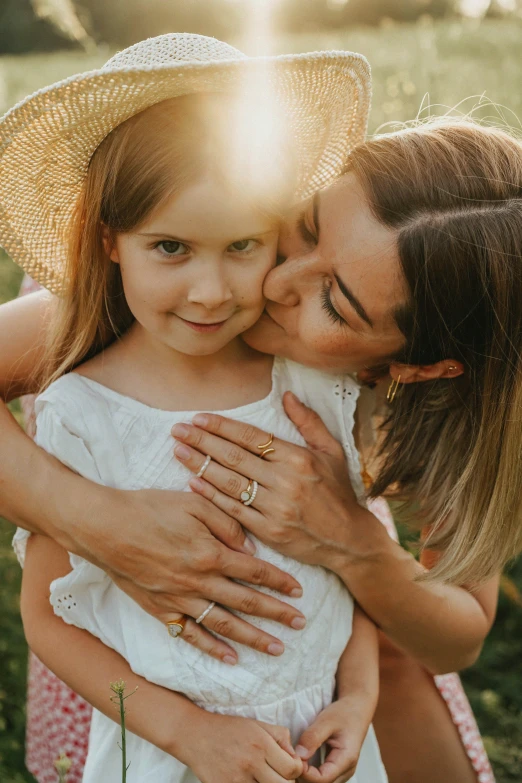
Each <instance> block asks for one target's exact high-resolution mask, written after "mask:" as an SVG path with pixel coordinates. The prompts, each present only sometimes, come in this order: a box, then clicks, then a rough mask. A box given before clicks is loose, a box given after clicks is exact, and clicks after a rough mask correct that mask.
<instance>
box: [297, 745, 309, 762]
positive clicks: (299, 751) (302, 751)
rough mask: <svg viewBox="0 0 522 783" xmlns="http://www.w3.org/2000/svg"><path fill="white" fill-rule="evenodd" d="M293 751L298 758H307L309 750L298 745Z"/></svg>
mask: <svg viewBox="0 0 522 783" xmlns="http://www.w3.org/2000/svg"><path fill="white" fill-rule="evenodd" d="M295 752H296V753H297V755H298V756H299V758H300V759H307V758H308V756H309V755H310V752H309V751H308V750H307V749H306V748H304V747H303V746H302V745H298V746H297V748H296V749H295Z"/></svg>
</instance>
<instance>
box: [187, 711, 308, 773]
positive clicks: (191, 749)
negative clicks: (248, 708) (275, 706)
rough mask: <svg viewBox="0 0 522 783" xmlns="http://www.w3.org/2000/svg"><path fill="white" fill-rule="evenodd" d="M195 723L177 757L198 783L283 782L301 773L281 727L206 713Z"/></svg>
mask: <svg viewBox="0 0 522 783" xmlns="http://www.w3.org/2000/svg"><path fill="white" fill-rule="evenodd" d="M201 712H202V713H204V711H203V710H202V711H201ZM200 723H201V725H199V724H200ZM197 724H198V725H197V730H196V731H194V732H192V728H193V727H192V726H191V734H190V735H189V737H188V739H187V741H186V743H185V749H186V752H184V753H183V757H181V755H180V753H179V751H178V752H177V754H176V755H177V758H179V759H180V761H182V762H183V763H184V764H187V766H189V767H190V769H191V770H192V771H193V772H194V774H195V775H196V776H197V777H198V779H199V780H201V783H285V781H288V780H290V781H295V780H296V779H297V778H298V777H299V775H300V774H301V772H302V771H303V763H302V761H301V759H300V758H299V757H298V756H297V755H296V754H295V752H294V749H293V748H292V745H291V742H290V732H289V731H288V729H286V728H284V727H283V726H270V725H269V724H267V723H261V722H260V721H255V720H249V719H248V718H238V717H233V716H228V715H217V714H215V713H214V714H212V713H208V712H207V713H204V714H202V715H201V716H200V717H199V718H198V721H197ZM192 733H193V734H194V740H192Z"/></svg>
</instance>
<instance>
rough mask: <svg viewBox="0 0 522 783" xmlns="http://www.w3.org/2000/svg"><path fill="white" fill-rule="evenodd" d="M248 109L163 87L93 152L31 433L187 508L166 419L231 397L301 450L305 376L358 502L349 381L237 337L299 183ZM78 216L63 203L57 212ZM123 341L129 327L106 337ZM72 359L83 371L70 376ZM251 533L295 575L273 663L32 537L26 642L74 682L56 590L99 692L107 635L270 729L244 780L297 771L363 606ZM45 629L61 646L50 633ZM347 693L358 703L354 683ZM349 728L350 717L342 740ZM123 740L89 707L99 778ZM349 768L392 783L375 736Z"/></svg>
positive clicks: (75, 463) (211, 620) (134, 753)
mask: <svg viewBox="0 0 522 783" xmlns="http://www.w3.org/2000/svg"><path fill="white" fill-rule="evenodd" d="M149 45H150V44H149ZM134 49H136V47H134ZM122 57H123V61H124V60H125V53H124V54H123V56H122ZM244 111H248V105H247V104H245V103H242V102H238V101H236V100H231V99H229V98H228V97H226V96H225V95H211V94H208V93H206V92H204V91H202V92H199V93H196V94H194V93H192V94H188V95H185V96H177V97H173V98H170V99H165V100H162V101H159V102H157V103H156V104H155V105H152V106H150V107H149V108H146V109H143V110H142V111H141V112H140V113H137V114H134V115H133V116H131V117H130V118H129V119H127V120H125V121H123V122H121V123H120V124H117V125H116V126H115V128H114V129H113V130H112V131H111V132H110V133H109V134H108V135H107V136H106V137H105V139H104V140H103V141H102V143H101V144H100V145H99V146H98V148H97V149H96V152H95V153H94V155H93V157H92V159H91V160H90V163H89V166H88V171H87V172H86V174H85V177H84V182H83V186H82V192H81V197H80V199H79V201H78V204H77V205H76V210H75V214H74V218H73V220H72V224H71V227H72V239H71V243H70V251H69V255H68V258H67V267H66V270H65V281H66V290H65V296H64V299H63V302H62V310H61V312H60V313H59V314H58V316H57V319H56V322H55V323H53V328H52V330H51V331H50V339H49V346H50V347H49V351H48V354H47V356H46V357H44V368H45V369H44V371H43V372H44V377H45V378H46V381H47V383H46V385H47V384H49V385H48V386H47V388H46V390H45V391H44V392H43V393H42V394H41V395H40V397H39V398H38V400H37V404H36V413H37V442H38V443H39V444H40V445H41V446H42V447H43V448H45V449H46V450H47V451H48V452H50V453H51V454H53V455H54V456H56V457H58V458H59V459H60V460H61V461H62V462H64V463H65V464H67V465H68V466H69V467H70V468H72V469H73V470H75V471H77V472H78V473H80V474H82V475H83V476H85V477H88V478H90V479H92V480H94V481H97V482H99V483H104V484H108V485H110V486H114V487H118V488H122V489H138V488H144V487H154V488H161V489H169V490H171V491H172V492H173V496H172V497H173V502H174V503H179V504H180V505H181V506H182V505H183V504H184V503H186V502H187V498H189V497H191V496H189V495H187V493H186V490H187V489H188V482H189V478H190V474H189V472H188V470H187V469H186V468H184V467H183V466H181V465H180V464H179V462H177V461H176V460H175V459H174V457H173V456H172V450H171V443H170V437H169V434H168V433H169V431H170V429H171V427H172V426H173V425H174V424H176V423H183V422H190V420H191V418H192V416H193V415H194V413H195V412H197V411H198V410H218V411H220V412H224V413H225V414H226V415H227V416H233V417H234V418H237V419H238V420H241V421H244V422H247V423H254V424H256V426H261V427H262V428H264V429H265V430H266V431H267V432H271V433H274V434H275V435H276V436H277V437H279V438H284V439H286V440H290V441H291V442H293V443H296V444H302V445H304V440H303V439H302V438H301V436H300V435H299V433H298V431H297V430H296V428H295V427H294V426H293V425H292V424H291V423H290V422H289V420H288V419H287V417H286V415H285V413H284V410H283V406H282V396H283V393H284V392H285V391H287V390H289V389H290V390H292V389H293V390H294V391H295V392H296V393H298V394H299V395H300V396H302V397H303V396H304V397H305V398H306V399H308V398H310V396H311V397H312V398H313V400H314V405H315V407H316V409H318V410H320V411H321V412H322V413H323V414H324V416H325V417H327V418H328V421H329V424H330V426H331V428H332V431H333V433H334V434H335V435H336V436H337V437H339V439H341V440H342V442H343V443H345V444H346V457H347V460H348V465H349V469H350V475H351V478H352V481H353V484H354V486H355V487H356V488H357V489H358V494H359V497H360V499H361V500H362V498H363V495H364V491H363V487H362V486H361V482H360V478H359V471H360V469H359V465H358V460H357V452H356V449H355V446H354V443H353V438H352V428H353V415H354V410H355V404H356V398H357V385H356V384H355V383H354V381H353V380H352V379H351V378H350V377H342V376H341V377H334V376H331V375H322V374H321V373H318V372H316V371H312V370H305V369H304V368H301V367H300V366H298V365H296V364H294V363H292V362H286V361H283V360H277V359H276V360H275V361H272V359H270V358H268V357H266V356H264V355H262V354H259V353H257V352H255V351H253V350H252V349H250V348H248V347H247V346H246V344H245V343H243V341H242V340H241V334H242V333H243V332H244V331H245V330H246V329H248V328H249V327H250V326H252V325H253V324H254V323H255V322H256V321H257V319H258V318H259V316H260V315H261V313H262V311H263V308H264V299H263V295H262V285H263V280H264V277H265V276H266V274H267V272H268V271H269V269H270V268H271V267H272V266H273V265H274V263H275V256H276V245H277V238H278V225H279V218H280V216H281V214H282V210H283V208H284V206H285V204H286V202H287V200H288V192H289V186H291V183H292V182H293V177H292V171H291V167H287V166H286V165H283V159H284V160H288V159H289V156H288V155H285V156H284V158H283V157H282V156H278V155H276V154H275V150H273V151H271V153H270V155H267V157H266V159H265V158H263V159H261V160H259V161H258V164H260V165H258V166H251V165H247V163H246V160H247V159H246V157H245V154H244V153H245V146H244V145H243V142H244V141H245V139H244V133H243V134H242V133H241V132H239V133H236V123H237V122H238V120H239V119H240V118H241V116H242V112H244ZM78 141H79V140H78V138H77V139H76V142H77V143H78ZM72 148H73V145H72V144H71V147H70V149H72ZM299 175H300V174H299V169H298V176H299ZM66 209H68V206H67V205H65V204H64V203H60V202H59V201H58V202H57V208H56V214H58V215H59V214H61V213H62V212H63V210H66ZM111 337H112V338H113V339H114V338H118V339H116V340H114V341H113V342H112V344H110V345H109V347H106V348H103V349H102V346H106V345H107V344H108V343H110V339H111ZM86 357H87V361H84V363H83V364H81V365H80V366H78V362H79V361H80V360H82V359H85V358H86ZM74 367H75V369H74V370H72V368H74ZM64 370H72V371H70V372H68V374H66V375H63V377H60V376H62V374H63V372H64ZM49 382H50V383H49ZM323 408H324V409H323ZM271 442H272V437H270V438H269V440H267V442H266V443H263V444H262V443H260V444H259V457H260V459H263V458H267V459H269V457H270V453H271V451H272V449H271ZM257 491H258V485H257V483H256V482H253V481H252V482H248V484H247V485H246V486H242V487H238V488H237V494H238V496H240V497H241V499H242V501H243V502H244V503H245V504H248V505H254V506H255V500H256V494H257ZM194 500H195V497H194ZM196 502H197V501H196ZM28 539H29V541H28ZM254 543H255V546H256V549H257V552H256V554H257V557H259V558H260V559H262V560H263V561H265V563H268V564H271V565H273V566H276V567H278V568H280V569H283V570H285V571H287V572H288V573H290V574H291V575H292V576H293V577H294V578H295V580H296V596H295V597H294V599H293V601H291V603H293V604H294V606H295V607H296V609H297V610H298V613H296V617H295V619H294V623H293V629H292V628H285V629H284V630H283V631H282V632H281V630H280V628H279V626H277V625H276V622H275V621H276V619H279V612H280V605H279V603H278V602H276V601H275V600H274V604H273V620H269V621H263V623H262V627H263V629H264V630H265V631H266V632H267V633H270V632H271V631H273V632H275V631H276V628H277V632H278V635H279V637H280V638H281V640H282V642H283V644H284V652H285V654H284V657H283V658H282V659H280V660H279V659H278V656H279V655H280V654H281V653H282V652H283V647H282V646H281V645H280V644H277V643H276V641H275V639H274V643H273V648H272V650H270V651H271V652H272V656H266V655H263V654H261V653H260V652H256V651H254V650H251V649H248V648H247V649H246V650H242V652H241V657H240V659H239V663H238V664H237V665H236V666H234V667H233V666H227V663H226V662H223V661H220V660H219V661H218V660H215V659H213V658H210V657H209V656H207V655H205V654H204V653H202V652H201V651H199V650H197V649H195V648H194V647H192V646H190V645H188V644H187V643H186V641H185V640H184V638H183V637H184V635H185V636H186V638H188V634H189V633H190V622H193V621H189V622H188V623H187V622H186V618H183V619H182V620H179V619H178V618H171V620H170V621H169V619H168V618H166V627H165V625H163V624H162V623H160V622H159V621H158V620H157V619H155V618H153V617H152V616H150V615H148V614H147V613H146V612H145V611H144V610H143V609H141V608H140V607H139V606H138V605H137V604H135V603H134V602H133V601H132V600H131V599H130V598H129V597H128V596H127V595H126V594H125V593H124V592H122V591H121V590H120V589H119V588H118V587H117V586H116V584H115V583H114V582H113V581H112V580H111V578H110V576H108V575H107V574H105V572H103V571H102V570H101V569H99V568H97V567H96V566H94V565H92V564H90V563H88V562H87V561H85V560H83V559H82V558H80V557H78V556H75V555H70V556H68V555H67V553H66V552H65V550H63V549H61V548H60V547H59V546H58V545H56V544H55V543H54V542H51V541H49V540H47V539H44V538H42V537H39V536H34V537H31V538H29V534H28V533H26V532H25V531H21V530H20V531H19V532H18V533H17V536H16V540H15V545H16V547H17V550H18V552H19V554H20V557H21V560H22V561H23V560H24V559H25V568H24V582H23V591H22V593H23V594H22V612H23V617H24V623H25V627H26V632H27V636H28V640H29V642H30V644H31V646H32V647H33V649H34V650H35V652H36V653H37V654H38V655H40V657H43V658H45V662H46V663H47V664H48V665H49V666H50V668H52V669H55V670H56V672H57V673H58V674H61V675H62V676H65V675H66V671H65V670H64V663H63V661H64V658H63V649H64V648H66V647H67V640H68V639H69V638H70V637H69V634H68V629H67V627H66V625H63V626H60V629H58V628H57V626H56V625H55V624H52V625H51V624H50V618H49V612H50V608H49V607H48V605H47V602H46V601H45V602H44V601H43V600H42V598H44V597H45V598H46V597H47V595H46V594H47V591H48V590H49V589H50V602H51V605H52V608H53V609H54V613H55V614H57V615H58V616H59V617H61V618H62V619H63V620H64V621H65V623H67V624H69V625H74V626H77V627H78V628H81V629H85V630H86V631H88V632H89V633H90V634H92V635H93V636H95V637H97V638H98V639H99V640H100V642H99V643H97V644H96V646H95V647H93V646H92V644H91V643H87V646H86V649H87V647H88V649H89V658H88V661H87V660H83V659H82V658H81V656H79V659H78V660H77V661H75V662H74V664H73V665H75V666H76V667H77V668H80V669H82V671H84V672H85V674H84V677H85V680H90V681H92V680H95V681H96V682H100V687H103V685H104V686H105V687H106V686H107V683H103V685H101V683H102V680H103V679H104V672H105V670H106V665H105V663H104V661H106V660H109V659H110V658H107V656H110V654H111V653H110V651H109V650H107V649H106V648H105V647H104V645H106V647H109V648H112V650H114V651H116V652H118V653H119V654H120V655H122V656H123V657H124V658H125V659H126V660H127V661H128V662H129V664H130V666H131V668H132V670H133V672H135V673H136V674H138V675H140V676H141V677H143V678H145V680H147V681H149V682H151V683H155V684H157V685H160V686H163V687H164V688H167V689H169V690H174V691H178V692H180V693H182V694H184V695H185V696H188V697H189V699H190V700H191V701H192V702H193V703H194V704H195V705H196V706H197V707H200V708H204V709H205V710H207V711H208V712H209V713H211V712H214V713H217V714H218V715H222V716H234V717H235V718H243V719H245V721H246V723H241V724H240V725H239V724H233V726H232V725H231V726H230V733H231V734H234V733H236V732H238V733H239V735H240V736H242V734H241V732H243V733H244V729H243V727H244V726H247V727H248V730H249V731H254V732H257V734H256V736H258V740H257V743H258V746H259V745H260V746H262V749H263V752H262V753H261V754H260V755H257V756H253V757H252V758H251V759H250V761H249V769H248V770H243V774H242V777H241V778H240V777H231V779H237V780H238V781H239V780H241V783H242V781H243V780H245V781H246V780H256V781H258V782H259V783H264V782H265V781H267V783H270V782H271V781H280V780H288V779H294V778H295V777H297V776H298V775H299V774H300V772H301V770H302V765H301V763H300V761H299V759H297V757H296V756H295V755H294V753H293V750H292V747H291V745H290V742H289V741H291V742H293V743H295V742H296V741H297V739H298V738H299V736H300V735H301V733H302V732H303V730H304V729H305V728H306V727H307V726H308V725H309V724H310V723H311V722H312V721H313V720H314V719H315V718H316V716H317V715H318V714H319V713H320V712H321V711H322V710H324V709H325V708H326V707H327V706H328V705H329V704H330V702H331V701H332V698H333V694H334V690H335V687H336V673H337V669H338V665H339V661H340V659H341V656H342V654H343V651H344V650H345V648H346V646H347V644H348V641H349V639H350V635H351V631H352V622H353V620H354V617H353V615H354V609H353V602H352V599H351V598H350V596H349V595H348V593H347V592H346V590H345V589H344V588H343V587H342V585H341V583H340V581H339V580H338V578H337V577H335V576H334V575H333V574H332V573H330V572H328V571H326V570H324V569H322V568H317V567H312V566H307V565H302V564H300V563H297V561H293V560H291V559H289V558H287V557H284V556H281V555H278V554H277V553H276V552H275V551H273V550H271V549H269V548H268V547H266V546H264V545H263V544H261V542H259V541H255V542H254ZM123 548H124V544H123ZM182 554H183V553H180V557H181V556H182ZM173 567H175V563H174V564H173ZM49 585H50V588H49ZM297 585H300V586H301V588H302V595H301V589H299V588H298V587H297ZM245 608H247V606H246V605H245ZM305 617H306V621H305ZM195 619H196V622H197V623H200V622H201V623H202V622H205V623H206V624H208V627H209V628H211V629H213V630H214V631H216V632H219V620H220V608H219V607H217V606H215V605H214V604H209V605H208V606H204V607H202V611H201V614H200V616H199V617H198V618H195ZM260 622H261V621H260ZM305 622H306V627H304V630H303V626H304V625H305ZM186 626H187V627H186ZM50 627H52V629H53V631H52V633H53V639H52V644H53V647H54V650H51V651H50V649H49V639H48V638H47V639H46V638H45V637H46V635H48V634H49V628H50ZM357 628H358V633H361V634H364V636H365V637H366V638H367V646H366V649H365V658H366V661H367V670H366V671H365V672H364V675H365V677H367V678H368V682H369V683H371V682H372V681H374V680H375V678H376V675H377V672H376V644H377V641H376V636H375V630H374V629H373V627H372V626H371V624H370V623H369V621H367V620H366V619H365V618H364V617H362V616H361V615H358V617H357ZM237 641H238V642H241V641H243V639H240V638H239V639H238V640H237ZM102 642H103V643H104V645H103V644H101V643H102ZM238 649H239V646H238ZM94 651H95V652H94ZM42 653H43V654H42ZM93 655H94V656H95V658H94V659H93ZM110 660H112V659H110ZM231 663H232V661H231ZM67 666H69V668H70V667H71V662H68V664H67ZM115 677H117V672H115ZM86 688H87V686H86ZM338 689H339V695H340V696H341V697H344V696H348V694H346V693H345V692H344V691H343V680H342V677H340V678H339V682H338ZM147 693H149V691H147V690H145V694H147ZM133 698H135V700H136V702H135V704H134V709H135V710H140V711H141V712H142V713H143V715H142V717H143V718H144V719H145V720H146V721H147V722H148V723H149V724H150V725H153V724H154V722H157V721H161V720H162V719H163V718H164V717H165V716H163V715H162V714H155V713H154V711H152V710H151V709H150V704H151V702H150V701H147V699H145V700H144V701H139V700H140V694H139V693H138V694H137V695H136V696H135V697H133ZM182 709H183V707H180V710H182ZM149 710H150V711H149ZM214 721H215V717H214V718H213V717H212V716H209V718H208V722H203V723H201V722H198V727H200V726H203V727H204V731H208V732H210V731H212V730H213V728H212V727H213V726H215V722H214ZM260 722H261V723H260ZM263 724H264V725H263ZM337 728H338V729H341V728H342V714H339V715H338V726H334V730H333V732H332V733H335V730H336V729H337ZM285 729H288V730H289V736H288V737H287V736H286V735H285V733H284V730H285ZM187 732H189V728H188V727H187ZM152 733H153V732H152ZM118 736H119V728H118V726H117V725H116V723H114V722H113V721H111V720H110V719H109V718H107V717H106V716H105V715H104V714H102V713H101V712H96V711H95V713H94V716H93V722H92V728H91V737H90V749H89V753H88V758H87V763H86V768H85V773H84V781H85V782H86V783H90V782H91V781H92V782H94V781H100V780H103V781H107V782H108V783H111V781H117V780H119V779H120V775H121V758H120V750H119V748H118ZM158 744H159V743H158ZM127 747H128V758H129V760H130V761H131V767H130V770H129V774H128V780H129V781H140V783H143V782H144V781H147V780H150V781H162V783H163V782H164V783H167V781H168V782H169V783H176V782H177V781H180V782H181V781H184V782H185V783H189V782H190V783H191V782H192V781H196V780H198V779H200V780H201V779H204V781H210V780H212V777H210V776H208V775H207V770H206V769H205V768H204V767H203V766H202V765H201V762H200V761H199V760H198V759H197V758H193V759H191V758H187V757H186V756H184V755H183V754H178V756H180V758H174V757H173V755H171V754H170V753H169V752H165V751H164V750H161V749H160V748H159V747H155V745H153V744H151V743H150V742H147V741H146V740H145V739H142V738H140V737H138V736H135V735H132V734H131V735H129V737H128V742H127ZM187 762H188V763H187ZM189 767H190V769H189ZM311 779H312V778H311ZM354 779H355V780H356V781H358V783H381V781H382V782H383V783H384V781H385V780H386V775H385V772H384V769H383V767H382V764H381V761H380V756H379V751H378V747H377V743H376V741H375V737H374V734H373V731H372V730H371V729H370V732H369V733H368V736H367V739H366V741H365V743H364V745H363V748H362V752H361V757H360V761H359V764H358V766H357V771H356V776H355V778H354Z"/></svg>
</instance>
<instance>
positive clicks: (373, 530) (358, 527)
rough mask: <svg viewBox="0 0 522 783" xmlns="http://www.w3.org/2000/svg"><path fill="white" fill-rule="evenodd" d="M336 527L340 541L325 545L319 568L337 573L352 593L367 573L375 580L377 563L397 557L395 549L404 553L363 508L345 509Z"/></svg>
mask: <svg viewBox="0 0 522 783" xmlns="http://www.w3.org/2000/svg"><path fill="white" fill-rule="evenodd" d="M339 527H340V528H341V531H342V534H341V537H340V541H339V542H336V543H335V545H334V546H333V547H332V546H328V549H327V550H326V551H325V554H324V558H323V560H324V562H321V563H320V565H322V566H323V567H325V568H328V569H329V570H330V571H333V572H334V573H336V574H337V576H338V577H339V578H340V579H341V580H342V581H343V582H344V583H345V585H346V587H347V588H348V589H349V590H350V591H351V592H352V593H353V592H354V590H353V586H354V585H356V584H357V582H358V580H365V579H366V578H368V576H369V575H370V573H371V576H372V577H373V579H374V580H375V570H374V569H375V567H376V566H377V565H378V564H379V563H381V562H383V561H384V560H388V559H389V558H390V557H391V558H392V559H394V558H396V557H397V556H398V554H399V552H398V551H397V550H400V552H403V551H404V550H402V549H401V548H400V547H398V546H397V544H395V542H394V541H392V539H391V538H390V536H389V535H388V533H387V531H386V529H385V527H384V525H383V524H382V523H381V522H380V521H379V520H378V519H377V517H376V516H375V515H374V514H372V513H371V511H368V509H366V508H363V507H362V506H357V507H356V508H355V509H354V508H350V509H349V510H347V511H346V512H345V514H344V516H343V518H342V519H341V520H340V522H339ZM405 554H406V553H405Z"/></svg>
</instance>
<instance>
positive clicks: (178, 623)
mask: <svg viewBox="0 0 522 783" xmlns="http://www.w3.org/2000/svg"><path fill="white" fill-rule="evenodd" d="M188 619H189V618H188V615H186V614H182V615H181V617H180V618H179V620H172V621H171V622H170V623H167V631H168V632H169V636H172V638H173V639H176V638H177V637H178V636H181V634H182V633H183V631H184V630H185V624H186V622H187V620H188Z"/></svg>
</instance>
